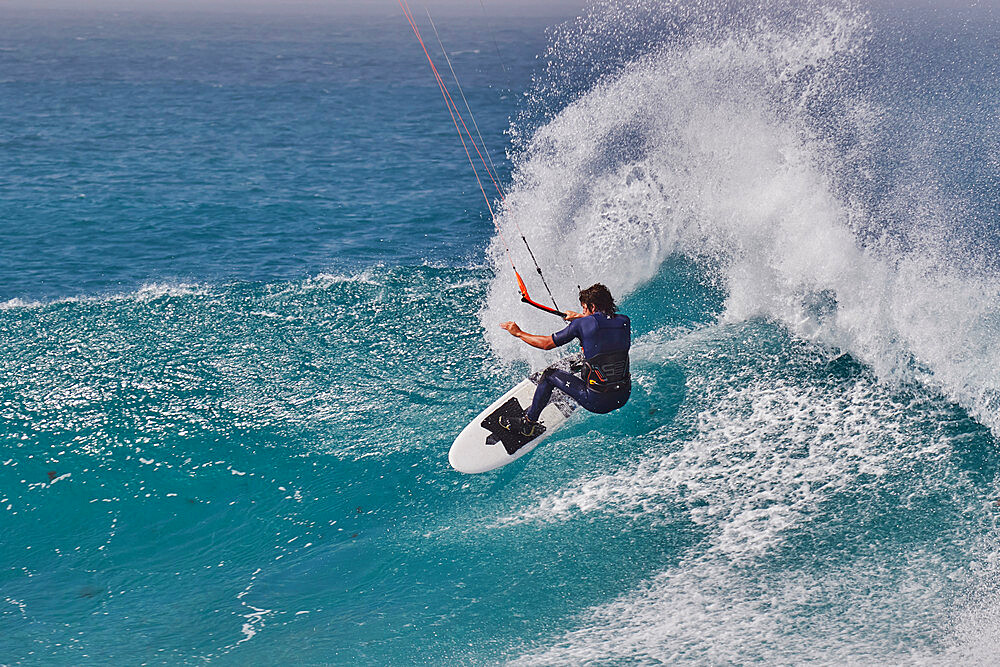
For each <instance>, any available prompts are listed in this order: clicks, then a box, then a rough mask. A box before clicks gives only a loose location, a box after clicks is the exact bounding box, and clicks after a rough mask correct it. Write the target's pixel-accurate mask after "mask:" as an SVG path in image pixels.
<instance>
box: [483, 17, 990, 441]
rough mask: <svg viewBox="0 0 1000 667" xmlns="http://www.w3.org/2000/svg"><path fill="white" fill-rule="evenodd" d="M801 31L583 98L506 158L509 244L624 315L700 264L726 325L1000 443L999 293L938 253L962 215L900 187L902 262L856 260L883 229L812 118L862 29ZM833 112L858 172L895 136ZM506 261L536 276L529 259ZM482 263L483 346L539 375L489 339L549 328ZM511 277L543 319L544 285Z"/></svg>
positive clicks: (713, 47) (845, 24)
mask: <svg viewBox="0 0 1000 667" xmlns="http://www.w3.org/2000/svg"><path fill="white" fill-rule="evenodd" d="M611 4H612V6H614V5H615V4H616V3H611ZM649 4H650V3H643V2H635V3H630V5H629V6H630V7H631V5H644V6H647V7H646V8H647V9H648V5H649ZM668 5H669V3H668ZM609 11H610V10H609ZM810 12H812V14H811V20H810V21H806V22H801V21H800V22H798V23H796V24H795V25H794V26H792V27H791V28H782V27H780V25H778V24H777V23H775V22H770V23H769V22H768V21H767V20H765V19H761V21H760V22H759V23H757V24H756V25H754V26H753V27H752V28H746V29H743V31H742V32H740V31H739V30H731V31H721V32H718V33H716V34H714V35H713V36H711V37H704V38H701V39H696V40H692V41H689V42H684V43H683V44H681V45H680V46H675V47H664V48H661V49H654V50H653V51H651V52H649V53H646V54H645V55H642V56H641V57H638V58H637V59H636V60H635V61H634V62H632V63H631V64H628V65H627V66H625V67H624V68H623V70H622V71H621V72H620V73H617V74H615V75H613V76H609V77H608V78H606V79H604V80H603V81H601V82H600V83H599V84H598V85H596V86H595V87H594V88H592V89H591V90H590V91H588V92H586V93H585V94H584V95H582V96H581V97H579V99H577V100H576V101H575V102H573V103H572V104H570V105H569V106H567V107H566V108H565V109H563V110H562V111H561V112H560V113H559V114H558V115H557V116H556V117H555V118H553V119H552V120H551V121H550V122H549V123H548V124H546V125H544V126H543V127H541V128H540V129H539V130H538V131H537V132H536V133H535V134H534V135H533V136H532V137H531V139H530V141H528V142H527V143H526V147H525V148H524V150H523V152H522V153H521V154H519V155H518V156H516V170H515V173H514V186H513V188H512V189H511V192H510V193H509V195H508V197H507V200H506V203H505V206H504V210H503V214H502V216H501V218H500V223H501V226H502V228H503V230H504V232H505V236H506V237H507V238H508V239H518V238H519V234H518V233H517V229H516V226H520V228H521V229H522V230H524V231H525V234H526V236H527V237H528V238H529V239H530V241H531V242H532V246H533V249H534V252H535V255H536V256H537V257H538V258H539V261H540V263H541V264H542V266H544V267H545V269H546V270H547V272H548V274H549V275H550V276H555V277H559V278H563V279H562V280H550V284H553V283H557V284H554V285H553V287H554V288H555V292H556V294H555V295H556V298H557V300H558V301H559V302H560V305H564V306H565V305H570V306H571V305H575V301H574V291H575V290H574V289H573V287H574V286H575V284H577V283H580V284H589V283H590V282H593V281H602V282H604V283H606V284H607V285H608V286H609V287H610V288H611V290H612V292H614V293H615V294H616V295H624V294H628V293H630V292H632V291H634V290H637V289H642V286H643V284H644V283H645V282H647V281H649V280H650V279H651V278H652V277H653V276H654V275H655V274H656V273H657V271H658V270H660V267H661V265H662V264H663V262H664V260H665V259H666V258H667V257H668V256H670V255H671V254H675V253H683V254H686V255H688V256H691V257H696V258H700V259H704V260H707V262H708V264H709V265H711V266H714V267H715V274H716V275H715V276H714V279H715V280H716V281H717V282H718V284H720V285H722V286H723V287H724V288H725V290H726V294H727V296H726V301H725V313H724V321H729V322H737V321H742V320H745V319H748V318H754V317H764V318H770V319H773V320H775V321H778V322H781V323H783V324H785V325H786V326H787V327H788V328H789V329H790V330H791V331H792V332H793V333H795V334H796V335H798V336H801V337H803V338H808V339H813V340H819V341H822V342H824V343H826V344H829V345H832V346H837V347H839V348H841V349H843V350H845V351H848V352H850V353H851V354H852V355H853V356H855V357H856V358H858V359H860V360H862V361H863V362H864V363H866V364H868V365H870V366H871V367H872V368H873V369H875V371H876V372H877V373H878V375H879V376H880V377H881V378H883V379H885V380H889V381H899V380H903V381H910V380H913V379H919V380H922V381H924V382H926V383H928V384H929V385H931V386H933V387H935V388H936V389H939V390H940V391H942V392H943V393H945V394H946V395H947V396H949V397H950V398H951V399H953V400H955V401H956V402H959V403H960V404H961V405H963V406H964V407H965V408H966V409H968V410H969V411H970V413H972V414H973V416H975V417H976V418H977V419H979V420H980V421H981V422H982V423H984V424H986V425H988V426H989V427H990V428H991V429H993V431H994V433H1000V410H997V409H996V408H997V407H998V406H1000V318H998V316H997V314H996V313H997V312H998V311H1000V281H998V280H997V279H996V278H995V277H993V276H991V275H987V274H984V273H983V272H980V273H978V274H977V273H976V272H975V271H970V270H969V267H968V266H967V265H965V266H962V267H961V268H956V262H957V259H956V258H955V257H951V258H949V256H948V255H949V252H951V249H950V248H949V247H948V246H947V245H946V244H945V241H944V237H945V235H946V234H947V230H948V229H950V228H951V227H954V226H955V225H959V224H961V218H957V217H956V216H957V215H959V212H960V210H961V206H957V205H953V204H952V201H951V199H952V198H951V197H950V196H945V195H941V194H939V192H938V191H939V189H935V188H925V189H923V190H921V189H920V188H916V187H911V186H910V185H908V184H906V183H901V184H899V185H898V186H897V189H898V193H897V195H894V196H892V197H889V198H888V200H887V202H885V203H884V204H883V208H891V207H893V206H895V207H896V209H894V210H891V211H888V212H887V211H884V210H883V211H882V213H881V214H882V215H883V216H884V217H886V218H892V217H893V216H895V217H896V218H905V219H906V220H907V221H908V223H909V225H910V226H911V227H912V228H913V230H912V231H910V232H909V237H908V239H907V243H906V244H896V245H893V244H890V243H886V244H882V245H879V246H878V247H877V249H875V247H876V246H875V245H873V244H869V245H864V244H862V243H861V242H860V241H859V240H858V238H857V237H856V234H855V230H856V229H859V228H861V229H868V230H870V229H871V228H872V226H873V225H877V224H879V220H873V219H872V215H873V214H872V213H871V212H870V211H867V210H866V209H865V208H864V207H863V206H862V205H860V204H858V203H857V201H856V199H857V198H859V197H860V195H861V194H862V193H848V194H846V195H845V194H844V193H843V188H842V187H841V186H842V185H843V183H844V180H843V179H844V173H842V171H843V169H846V167H844V166H843V164H842V161H843V160H849V159H850V155H846V156H845V154H844V153H843V152H836V151H833V150H832V149H831V148H830V140H829V136H828V135H829V131H827V134H826V135H821V134H819V133H817V132H816V131H814V129H813V125H812V121H811V119H810V118H809V117H808V115H807V114H806V113H805V111H804V109H805V108H806V107H808V105H809V104H811V103H813V101H814V100H816V99H818V98H821V97H822V96H823V95H825V94H828V93H829V92H830V91H829V90H827V88H826V87H833V86H834V85H836V81H837V80H838V77H841V78H842V77H843V73H842V72H838V71H837V67H838V66H839V63H840V62H841V60H843V59H845V58H849V57H850V56H851V54H853V53H854V52H855V51H857V50H858V49H859V48H861V47H863V45H864V40H865V35H866V30H867V27H866V23H865V21H866V19H865V17H864V16H860V15H858V14H856V13H851V12H839V13H838V12H836V11H831V10H824V9H816V10H808V11H807V10H802V12H799V14H802V13H805V14H807V15H809V14H810ZM610 13H611V15H612V16H613V18H614V20H616V21H623V20H626V19H624V18H622V17H624V16H627V15H628V12H626V11H617V13H616V12H615V11H610ZM588 20H589V21H591V22H592V23H595V24H599V23H600V21H599V19H597V18H594V17H593V16H591V17H589V18H588ZM617 29H618V30H620V31H624V32H627V30H628V27H627V26H626V27H625V28H622V26H621V25H618V26H617ZM578 50H585V49H583V48H582V47H578ZM838 110H839V111H838V112H839V113H840V114H841V116H840V117H838V118H836V119H833V120H831V119H829V118H826V122H828V123H829V122H834V123H836V124H837V126H838V128H839V129H838V130H837V131H838V132H840V133H841V134H842V135H844V136H847V137H851V138H852V142H853V143H854V144H855V145H856V147H857V148H856V152H864V151H865V150H869V149H871V147H870V146H869V145H868V144H867V143H866V141H867V140H868V139H869V138H870V137H871V136H872V135H873V134H874V133H876V132H877V131H879V129H880V128H882V127H883V126H884V125H885V124H886V123H887V122H888V121H887V120H886V119H885V118H882V117H881V115H880V114H881V112H880V111H879V109H878V108H877V106H876V105H874V104H873V103H870V102H869V101H868V100H866V99H864V98H863V97H861V98H858V99H854V100H847V101H845V102H843V104H842V105H841V106H840V107H838ZM897 246H898V247H897ZM903 246H905V248H903ZM511 250H512V252H513V254H514V259H515V261H516V263H517V264H518V265H519V266H520V267H522V268H523V267H530V266H531V260H530V258H529V257H528V256H527V252H526V250H525V249H524V247H523V245H520V244H517V243H512V246H511ZM491 251H492V257H493V258H494V261H495V265H496V273H497V277H496V279H495V280H494V282H493V284H492V285H491V288H490V290H489V295H488V300H487V303H486V306H485V307H484V310H483V312H482V313H481V319H482V321H483V324H484V327H485V329H486V331H487V333H488V336H489V337H490V342H491V344H492V345H493V347H494V348H495V349H496V350H497V352H498V353H499V354H500V355H501V356H503V357H505V358H507V359H519V358H520V359H527V360H528V361H530V362H532V363H533V364H535V365H538V364H540V363H541V362H542V360H543V356H542V355H540V354H539V353H537V352H535V351H532V350H528V349H526V347H525V346H523V345H520V344H519V343H518V341H516V340H514V339H512V338H511V337H510V336H507V335H506V334H505V333H504V332H502V331H501V330H499V328H498V327H497V326H496V325H497V323H499V322H500V321H502V320H505V319H510V317H511V315H512V314H515V313H516V316H517V319H518V320H519V322H520V323H521V324H522V326H523V327H524V328H525V329H528V330H545V329H546V327H550V326H551V319H550V318H551V316H546V315H544V314H542V313H535V312H533V311H531V310H530V309H526V308H524V307H522V306H519V304H518V302H517V294H516V292H515V291H514V290H512V289H511V288H510V268H509V265H508V264H507V260H506V256H505V254H504V253H503V251H502V244H501V242H500V240H499V238H498V239H496V240H495V241H494V243H493V246H492V248H491ZM958 263H959V264H960V263H961V262H960V261H959V262H958ZM522 273H523V274H524V275H525V278H526V279H527V280H528V281H529V288H530V289H531V291H532V292H533V293H534V295H536V298H538V299H539V300H541V299H542V297H543V296H544V290H543V288H542V287H541V284H540V283H538V281H537V278H536V277H534V276H532V275H529V273H530V272H528V271H523V272H522Z"/></svg>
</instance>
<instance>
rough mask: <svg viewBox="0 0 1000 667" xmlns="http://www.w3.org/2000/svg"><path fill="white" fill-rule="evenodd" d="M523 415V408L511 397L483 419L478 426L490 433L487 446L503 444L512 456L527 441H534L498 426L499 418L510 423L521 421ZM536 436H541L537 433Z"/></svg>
mask: <svg viewBox="0 0 1000 667" xmlns="http://www.w3.org/2000/svg"><path fill="white" fill-rule="evenodd" d="M523 414H524V408H522V407H521V403H520V402H519V401H518V400H517V398H515V397H513V396H512V397H511V399H510V400H509V401H507V402H506V403H504V404H503V405H501V406H500V407H499V408H497V409H496V410H495V411H494V412H492V413H491V414H490V416H489V417H487V418H486V419H484V420H483V421H482V422H481V423H480V425H481V426H482V427H483V428H485V429H486V430H487V431H489V432H490V434H489V435H488V436H486V444H487V445H495V444H496V443H498V442H499V443H503V448H504V449H506V450H507V453H508V454H513V453H514V452H516V451H517V450H519V449H521V447H524V446H525V445H526V444H527V443H528V441H529V440H534V439H535V437H538V436H534V437H528V436H525V435H521V433H519V432H515V431H511V430H508V429H505V428H504V427H503V426H501V425H500V418H501V417H506V418H507V419H509V420H510V421H517V420H519V419H521V416H522V415H523ZM538 435H541V433H539V434H538Z"/></svg>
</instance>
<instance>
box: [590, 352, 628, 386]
mask: <svg viewBox="0 0 1000 667" xmlns="http://www.w3.org/2000/svg"><path fill="white" fill-rule="evenodd" d="M581 377H583V381H584V382H586V383H587V388H588V389H590V390H591V391H596V392H598V393H600V394H610V393H612V392H616V391H628V390H630V389H631V388H632V376H631V374H630V373H629V365H628V350H615V351H613V352H602V353H601V354H595V355H594V356H592V357H591V358H590V359H585V360H584V361H583V372H582V373H581Z"/></svg>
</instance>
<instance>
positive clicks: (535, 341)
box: [500, 322, 556, 350]
mask: <svg viewBox="0 0 1000 667" xmlns="http://www.w3.org/2000/svg"><path fill="white" fill-rule="evenodd" d="M500 327H501V328H502V329H506V330H507V331H509V332H510V335H511V336H515V337H517V338H520V339H521V340H523V341H524V342H525V343H527V344H528V345H530V346H532V347H537V348H538V349H539V350H551V349H553V348H554V347H555V346H556V344H555V341H553V340H552V336H540V335H538V334H530V333H526V332H524V331H521V327H519V326H517V323H516V322H504V323H503V324H501V325H500Z"/></svg>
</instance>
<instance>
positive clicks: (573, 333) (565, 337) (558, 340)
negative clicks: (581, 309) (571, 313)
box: [552, 319, 580, 347]
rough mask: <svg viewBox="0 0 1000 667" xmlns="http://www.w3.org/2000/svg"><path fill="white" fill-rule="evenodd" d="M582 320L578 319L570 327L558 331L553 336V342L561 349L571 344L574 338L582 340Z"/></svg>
mask: <svg viewBox="0 0 1000 667" xmlns="http://www.w3.org/2000/svg"><path fill="white" fill-rule="evenodd" d="M579 321H580V320H579V319H576V320H573V321H572V322H570V323H569V326H568V327H566V328H565V329H563V330H562V331H557V332H555V333H554V334H552V342H553V343H555V344H556V347H561V346H563V345H565V344H566V343H568V342H570V341H571V340H573V339H574V338H576V339H580V326H579V324H578V322H579Z"/></svg>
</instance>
